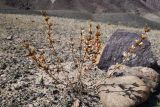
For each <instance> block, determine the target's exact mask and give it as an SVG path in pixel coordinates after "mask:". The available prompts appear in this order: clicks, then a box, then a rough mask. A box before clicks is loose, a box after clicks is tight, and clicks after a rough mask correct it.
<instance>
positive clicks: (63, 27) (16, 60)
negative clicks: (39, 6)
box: [0, 14, 160, 107]
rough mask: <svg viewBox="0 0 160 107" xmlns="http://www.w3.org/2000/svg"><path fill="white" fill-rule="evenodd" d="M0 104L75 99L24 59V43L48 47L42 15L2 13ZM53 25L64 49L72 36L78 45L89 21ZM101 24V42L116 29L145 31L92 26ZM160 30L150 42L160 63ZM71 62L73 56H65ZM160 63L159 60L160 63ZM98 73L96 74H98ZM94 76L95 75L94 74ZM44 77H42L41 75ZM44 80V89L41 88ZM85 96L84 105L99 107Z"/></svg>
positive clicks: (37, 106) (44, 106) (15, 106)
mask: <svg viewBox="0 0 160 107" xmlns="http://www.w3.org/2000/svg"><path fill="white" fill-rule="evenodd" d="M0 20H1V21H0V43H1V45H0V105H1V106H2V107H48V106H49V107H56V106H57V107H59V106H60V107H61V106H62V105H63V106H70V103H71V101H72V100H73V99H71V98H70V96H69V95H67V97H66V98H67V99H68V100H67V101H66V102H65V103H64V102H63V103H59V102H60V101H59V100H63V98H62V97H61V96H63V93H61V92H63V91H61V90H62V89H63V88H60V86H58V87H57V86H55V85H54V84H53V83H52V81H50V80H49V79H48V77H47V75H46V74H43V73H41V72H39V70H37V68H36V66H35V65H34V64H33V63H32V62H31V61H30V60H29V59H27V58H26V57H25V54H26V52H25V50H24V49H23V48H22V46H21V42H22V41H23V40H27V41H29V43H31V44H32V45H33V46H35V47H36V48H45V47H47V46H48V44H47V43H46V34H45V31H46V27H45V24H44V20H43V17H42V16H36V15H16V14H0ZM51 20H52V22H53V24H54V28H53V35H54V37H55V38H57V39H59V40H61V41H60V43H59V44H58V45H59V47H61V48H63V47H64V46H66V44H67V42H68V41H69V37H70V36H72V37H73V38H74V40H75V43H77V44H78V37H79V36H80V28H81V27H84V28H85V30H87V29H88V26H89V25H88V21H86V20H76V19H65V18H58V17H51ZM96 24H100V25H101V34H102V36H101V40H102V42H103V43H105V41H106V40H108V38H109V36H110V35H111V34H112V33H113V32H115V31H116V30H117V29H127V30H129V31H135V32H141V31H143V29H142V28H128V27H125V26H117V25H108V24H105V23H100V22H93V25H96ZM159 38H160V31H158V30H151V32H150V33H149V35H148V39H149V40H150V41H151V43H152V51H153V53H154V56H155V57H157V60H160V39H159ZM63 57H65V58H66V60H68V61H70V59H69V57H70V54H69V53H67V52H66V54H63ZM159 63H160V61H159ZM95 73H96V72H95ZM95 73H93V74H95ZM42 74H43V75H42ZM42 76H43V78H44V83H45V86H44V87H42V86H41V85H40V83H41V82H40V81H41V78H42ZM88 96H89V95H84V97H83V99H85V103H84V106H86V107H94V106H96V107H99V106H101V103H100V102H99V98H98V97H97V96H95V98H93V96H92V98H90V97H88ZM154 105H155V104H154Z"/></svg>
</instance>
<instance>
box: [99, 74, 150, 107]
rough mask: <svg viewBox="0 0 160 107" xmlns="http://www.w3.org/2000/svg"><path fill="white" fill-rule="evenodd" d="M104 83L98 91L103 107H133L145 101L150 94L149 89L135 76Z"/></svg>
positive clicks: (117, 78) (109, 80)
mask: <svg viewBox="0 0 160 107" xmlns="http://www.w3.org/2000/svg"><path fill="white" fill-rule="evenodd" d="M105 82H106V83H105V84H106V85H105V84H103V85H101V86H100V87H99V89H98V92H99V97H100V99H101V102H102V103H103V106H104V107H134V106H135V105H138V104H140V103H142V102H144V101H146V100H147V99H148V97H149V94H150V90H149V88H148V87H147V86H146V85H145V83H144V82H143V81H142V80H140V79H139V78H138V77H136V76H124V77H114V78H110V79H106V80H105ZM107 84H108V85H107Z"/></svg>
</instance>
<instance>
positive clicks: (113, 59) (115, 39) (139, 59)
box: [97, 30, 157, 70]
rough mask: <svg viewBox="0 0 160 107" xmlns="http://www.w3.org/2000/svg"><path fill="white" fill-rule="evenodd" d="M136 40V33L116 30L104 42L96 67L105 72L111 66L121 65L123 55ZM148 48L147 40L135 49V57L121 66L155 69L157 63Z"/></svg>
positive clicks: (149, 46)
mask: <svg viewBox="0 0 160 107" xmlns="http://www.w3.org/2000/svg"><path fill="white" fill-rule="evenodd" d="M137 39H140V36H139V34H137V33H132V32H128V31H125V30H117V31H116V32H115V33H113V35H112V36H111V37H110V39H109V40H108V41H107V42H106V45H105V47H104V49H103V52H102V55H101V57H100V59H99V63H98V64H97V65H98V67H99V68H100V69H102V70H107V69H108V68H109V67H110V66H111V65H115V64H116V63H122V62H123V58H124V57H123V53H124V52H125V51H127V50H128V49H129V47H131V46H132V45H133V44H134V43H135V40H137ZM150 48H151V43H150V42H149V41H148V40H144V41H143V46H142V47H137V48H136V52H135V55H136V56H135V57H134V58H133V59H130V60H129V61H127V62H125V63H123V64H125V65H127V66H131V67H133V66H143V67H151V68H153V67H155V65H156V64H157V63H156V60H155V58H154V57H153V54H152V52H151V49H150Z"/></svg>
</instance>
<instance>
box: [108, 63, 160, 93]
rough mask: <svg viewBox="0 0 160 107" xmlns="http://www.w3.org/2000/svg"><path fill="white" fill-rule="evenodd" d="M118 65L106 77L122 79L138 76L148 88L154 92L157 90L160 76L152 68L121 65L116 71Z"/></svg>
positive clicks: (110, 69) (113, 66) (111, 68)
mask: <svg viewBox="0 0 160 107" xmlns="http://www.w3.org/2000/svg"><path fill="white" fill-rule="evenodd" d="M116 66H117V65H112V66H111V67H110V68H109V70H108V72H107V73H106V75H107V76H108V77H122V76H136V77H138V78H140V79H141V80H142V81H143V82H144V83H145V84H146V86H148V87H149V88H150V89H151V90H152V91H154V90H156V88H157V87H158V84H159V82H160V75H159V74H158V73H157V72H156V71H155V70H153V69H152V68H147V67H140V66H139V67H128V66H125V65H121V67H119V69H116ZM119 74H121V75H119Z"/></svg>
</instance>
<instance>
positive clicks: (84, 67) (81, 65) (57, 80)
mask: <svg viewBox="0 0 160 107" xmlns="http://www.w3.org/2000/svg"><path fill="white" fill-rule="evenodd" d="M27 17H28V16H27ZM33 17H35V16H33ZM38 18H39V19H38ZM38 18H35V19H34V20H35V23H33V22H31V23H30V22H29V21H30V19H27V18H26V19H25V20H27V21H28V23H27V21H23V20H22V17H21V16H20V15H19V16H18V19H16V20H21V23H19V22H18V23H17V24H19V26H20V28H21V29H22V28H23V29H25V30H23V31H24V32H27V31H30V30H36V29H38V30H39V29H40V30H41V29H42V30H41V31H40V32H41V33H42V34H39V33H38V34H35V35H34V34H33V36H30V35H27V36H24V37H23V38H25V40H26V41H23V46H24V48H26V50H27V51H28V53H27V55H26V56H27V57H28V58H29V59H32V61H33V62H34V65H37V67H38V68H37V69H36V72H40V75H36V77H40V78H41V79H40V80H41V81H40V83H41V84H42V85H41V87H38V88H39V90H43V91H44V90H45V89H44V88H45V87H49V86H47V85H48V84H49V83H48V84H47V81H48V80H50V78H51V79H52V82H51V83H50V84H51V85H53V84H54V85H56V87H58V89H60V90H61V89H62V91H59V90H58V91H59V92H57V90H54V91H53V93H54V94H55V93H56V94H57V93H62V95H64V96H60V95H59V96H60V97H63V98H57V99H58V104H57V103H56V104H55V105H58V106H62V105H66V106H72V105H74V106H75V105H79V104H80V105H83V103H84V105H87V104H86V101H85V100H86V98H85V97H84V96H90V98H95V99H96V101H95V102H96V103H97V102H98V101H99V97H98V96H97V95H96V94H97V92H96V91H97V90H96V89H95V87H94V84H95V83H94V79H95V78H96V75H95V76H94V77H91V78H90V77H88V75H89V72H92V71H94V70H95V69H97V68H96V65H95V64H96V59H97V56H98V55H99V54H100V49H102V44H103V42H104V38H105V40H106V39H107V38H106V35H110V34H112V33H113V32H114V30H115V29H118V28H119V27H121V28H124V27H123V26H114V25H107V24H106V25H104V24H102V23H100V24H99V25H98V24H97V23H96V24H97V26H96V27H95V25H96V24H95V22H93V23H89V26H88V25H87V24H85V23H86V22H83V21H80V22H79V21H78V22H76V23H78V24H77V25H79V26H80V25H85V27H82V28H81V30H80V29H78V27H77V26H73V25H72V26H70V23H69V22H70V21H71V22H72V19H68V20H69V21H68V22H65V24H63V23H62V21H60V22H55V21H53V23H52V18H49V17H48V16H44V17H43V18H44V20H43V19H40V17H38ZM10 19H12V15H11V17H10ZM37 20H38V21H37ZM55 20H57V18H55ZM61 20H63V21H64V20H66V19H61ZM42 21H43V22H42ZM15 22H17V21H15ZM37 22H38V25H42V26H43V27H42V26H40V27H37ZM43 23H45V25H43ZM59 23H60V26H58V27H57V26H56V25H58V24H59ZM66 23H67V24H69V26H67V27H75V28H74V30H77V31H79V33H77V31H76V34H75V35H79V36H78V37H77V36H75V35H74V33H73V34H71V35H69V34H68V33H66V31H63V30H66V29H68V28H65V27H66V25H67V24H66ZM72 23H75V22H74V21H73V22H72ZM72 23H71V24H72ZM25 24H27V26H26V25H25ZM31 24H33V25H31ZM34 24H35V25H34ZM100 25H101V26H100ZM21 26H22V27H21ZM30 26H31V27H30ZM32 26H34V27H32ZM62 26H63V27H62ZM36 27H37V28H36ZM56 27H57V28H58V29H59V30H58V31H57V30H55V29H56ZM100 27H101V29H100ZM111 27H112V28H111ZM32 28H33V29H32ZM86 28H89V30H86ZM21 29H20V30H21ZM104 29H106V30H104ZM127 29H129V28H127ZM16 30H17V29H16ZM18 30H19V29H18ZM72 30H73V29H72ZM131 30H134V31H138V29H133V28H131ZM54 31H55V32H56V33H55V32H54ZM44 32H45V34H44ZM67 32H71V31H67ZM153 33H154V34H151V35H153V36H154V35H155V34H159V33H157V31H154V32H153ZM22 34H23V32H22ZM39 35H40V36H39ZM59 35H61V37H59ZM63 35H67V38H69V39H68V40H67V39H66V38H65V39H66V43H64V44H65V46H66V47H67V48H63V46H61V45H60V44H61V43H63V42H65V41H63V40H64V39H63ZM141 36H142V35H141ZM155 36H156V37H157V35H155ZM155 36H154V37H155ZM37 38H38V39H37ZM36 39H37V40H36ZM149 39H151V40H152V41H154V40H156V39H155V38H151V37H149ZM41 40H42V41H43V40H44V41H46V42H45V43H44V41H43V42H42V43H41V44H39V43H38V42H39V41H41ZM8 41H9V40H8ZM139 41H141V40H139ZM59 42H60V44H59ZM137 42H138V41H137ZM139 44H140V43H139ZM2 45H3V44H2ZM42 47H44V48H42ZM154 49H155V48H154ZM7 50H9V49H7ZM5 51H6V50H5ZM12 51H13V50H12ZM20 51H22V50H20ZM66 53H69V56H68V59H67V60H72V61H70V62H73V63H72V64H71V66H70V65H69V61H68V62H67V60H66V58H64V57H63V56H62V54H66ZM157 53H158V52H157ZM21 56H22V55H21ZM28 58H26V59H28ZM32 61H31V62H32ZM26 62H27V61H26ZM34 65H33V64H32V63H30V64H29V63H28V62H27V64H26V65H25V66H29V67H30V69H33V66H34ZM67 67H69V68H73V69H71V71H70V72H72V70H73V72H74V71H76V73H75V74H76V76H73V77H74V78H72V76H70V73H69V72H68V71H69V70H66V68H67ZM119 67H120V65H117V69H118V68H119ZM26 72H30V70H28V71H26ZM34 72H35V71H34ZM34 72H33V73H32V72H30V73H29V75H33V74H34ZM16 75H18V74H16ZM46 75H47V76H46ZM25 76H26V75H25ZM25 76H24V77H25ZM33 76H35V75H33ZM31 77H32V76H31ZM36 77H35V78H36ZM61 77H62V78H61ZM63 77H64V78H63ZM88 78H89V79H92V80H93V83H92V84H84V83H83V81H84V80H85V79H88ZM30 84H32V83H30ZM16 89H18V88H16ZM53 89H54V88H53ZM34 90H35V89H34ZM49 90H51V89H50V88H49ZM24 91H25V90H24ZM44 93H47V92H44ZM92 93H94V94H92ZM33 94H34V92H33ZM67 94H70V96H71V100H68V98H67V97H66V96H67ZM72 94H74V95H72ZM26 96H27V94H26ZM55 96H56V95H55ZM22 97H23V95H22ZM45 97H46V96H45ZM22 99H23V98H22ZM26 99H27V97H26ZM55 99H56V98H55ZM64 99H65V101H64ZM97 99H98V100H97ZM37 100H38V101H42V100H39V99H37ZM87 100H88V99H87ZM50 101H51V99H50ZM88 101H90V100H88ZM22 102H23V101H22ZM44 102H45V101H44ZM54 103H55V102H54ZM46 105H47V104H46ZM93 105H94V104H93Z"/></svg>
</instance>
